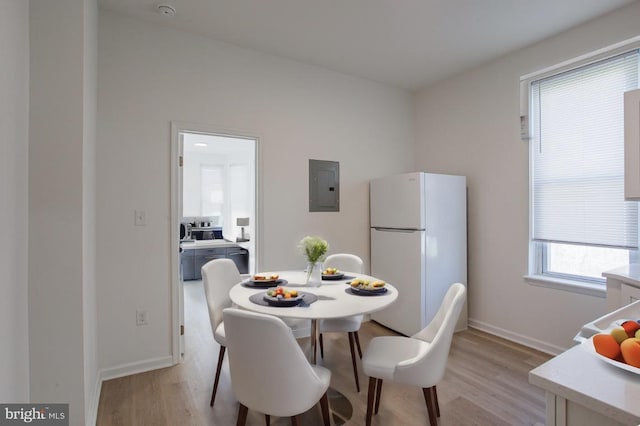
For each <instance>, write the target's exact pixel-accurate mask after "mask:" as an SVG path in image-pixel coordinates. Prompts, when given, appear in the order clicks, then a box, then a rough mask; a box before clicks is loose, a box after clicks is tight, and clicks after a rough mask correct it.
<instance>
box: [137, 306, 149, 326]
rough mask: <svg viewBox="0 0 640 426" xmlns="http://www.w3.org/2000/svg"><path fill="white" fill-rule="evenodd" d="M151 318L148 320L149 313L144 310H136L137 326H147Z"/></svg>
mask: <svg viewBox="0 0 640 426" xmlns="http://www.w3.org/2000/svg"><path fill="white" fill-rule="evenodd" d="M148 320H149V318H147V311H146V310H144V309H138V310H136V325H147V324H149V322H148Z"/></svg>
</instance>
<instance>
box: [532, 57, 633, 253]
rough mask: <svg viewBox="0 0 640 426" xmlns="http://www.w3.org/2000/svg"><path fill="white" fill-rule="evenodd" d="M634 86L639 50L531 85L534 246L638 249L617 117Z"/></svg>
mask: <svg viewBox="0 0 640 426" xmlns="http://www.w3.org/2000/svg"><path fill="white" fill-rule="evenodd" d="M637 87H638V51H637V50H636V51H633V52H630V53H625V54H623V55H619V56H616V57H613V58H608V59H605V60H602V61H599V62H596V63H593V64H590V65H586V66H583V67H580V68H577V69H574V70H570V71H567V72H564V73H561V74H557V75H554V76H551V77H547V78H544V79H541V80H538V81H534V82H532V83H531V92H530V93H531V110H530V111H531V117H530V118H531V129H532V137H533V144H534V145H533V146H532V156H533V167H532V178H533V194H532V200H533V216H534V218H533V219H534V220H533V238H534V239H535V240H537V241H547V242H561V243H570V244H586V245H596V246H603V247H619V248H637V247H638V212H637V203H636V202H630V201H625V200H624V114H623V113H624V103H623V93H624V92H625V91H628V90H632V89H635V88H637Z"/></svg>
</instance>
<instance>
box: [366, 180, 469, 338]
mask: <svg viewBox="0 0 640 426" xmlns="http://www.w3.org/2000/svg"><path fill="white" fill-rule="evenodd" d="M370 214H371V275H372V276H374V277H376V278H381V279H383V280H385V281H387V282H389V283H390V284H392V285H394V286H395V287H396V288H397V289H398V299H397V300H396V302H395V303H394V304H392V305H391V306H389V307H388V308H386V309H385V310H383V311H380V312H376V313H374V314H372V315H371V318H372V319H373V320H374V321H376V322H378V323H380V324H382V325H384V326H386V327H388V328H390V329H392V330H395V331H397V332H399V333H402V334H404V335H407V336H411V335H412V334H414V333H416V332H418V331H420V330H421V329H423V328H424V327H425V326H426V325H427V324H428V323H429V322H430V321H431V319H432V318H433V316H434V315H435V313H436V312H437V310H438V308H439V307H440V304H441V302H442V299H443V298H444V295H445V293H446V292H447V289H448V288H449V286H450V285H451V284H453V283H456V282H460V283H462V284H464V285H465V286H466V285H467V196H466V177H464V176H453V175H441V174H432V173H421V172H416V173H406V174H400V175H395V176H388V177H384V178H379V179H376V180H373V181H371V184H370ZM466 326H467V307H466V304H465V307H464V309H463V311H462V313H461V315H460V320H459V321H458V325H457V327H456V329H457V330H461V329H464V328H466Z"/></svg>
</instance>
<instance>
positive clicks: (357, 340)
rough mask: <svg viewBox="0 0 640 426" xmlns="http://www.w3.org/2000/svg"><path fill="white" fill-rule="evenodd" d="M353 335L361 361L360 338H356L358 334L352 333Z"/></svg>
mask: <svg viewBox="0 0 640 426" xmlns="http://www.w3.org/2000/svg"><path fill="white" fill-rule="evenodd" d="M353 335H354V336H355V338H356V346H357V347H358V355H360V359H362V348H360V337H359V336H358V332H357V331H354V332H353Z"/></svg>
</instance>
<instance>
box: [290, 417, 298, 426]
mask: <svg viewBox="0 0 640 426" xmlns="http://www.w3.org/2000/svg"><path fill="white" fill-rule="evenodd" d="M291 426H298V416H291Z"/></svg>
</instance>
